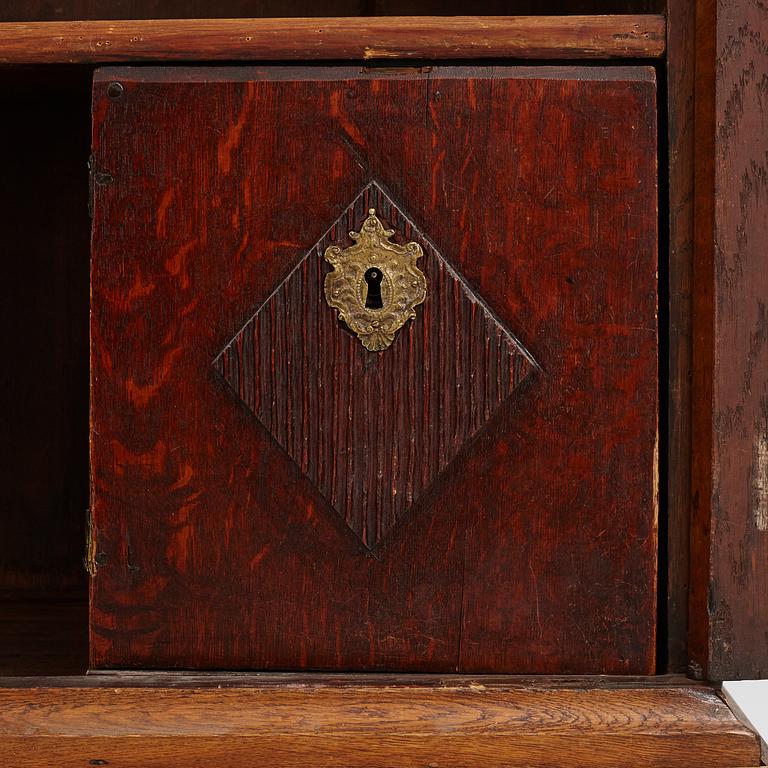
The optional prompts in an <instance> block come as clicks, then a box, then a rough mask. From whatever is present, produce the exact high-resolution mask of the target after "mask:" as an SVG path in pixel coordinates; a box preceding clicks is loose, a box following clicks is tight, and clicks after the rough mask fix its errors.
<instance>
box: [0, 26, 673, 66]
mask: <svg viewBox="0 0 768 768" xmlns="http://www.w3.org/2000/svg"><path fill="white" fill-rule="evenodd" d="M0 39H2V41H3V44H2V47H0V63H15V64H29V63H55V62H69V63H72V62H117V61H147V60H149V61H184V60H186V61H190V60H191V61H205V60H225V61H235V60H242V59H250V60H263V61H268V60H284V59H289V60H290V59H293V60H297V59H298V60H311V59H360V60H365V61H376V60H393V59H413V58H416V59H455V58H473V59H476V58H482V57H496V58H501V57H512V58H520V59H553V58H554V59H570V58H576V59H578V58H617V57H618V58H627V57H632V58H640V57H658V56H661V55H662V54H663V53H664V42H665V40H664V17H663V16H661V15H653V14H646V15H626V16H618V15H617V16H541V17H539V16H501V17H492V18H488V17H485V18H484V17H480V16H474V17H473V16H458V17H452V18H441V17H437V16H426V17H418V16H392V17H387V18H371V17H369V18H351V17H349V18H344V17H335V18H323V19H174V20H170V21H165V20H143V21H71V22H67V21H62V22H30V23H20V22H7V23H3V24H0Z"/></svg>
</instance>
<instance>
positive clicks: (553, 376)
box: [91, 67, 658, 673]
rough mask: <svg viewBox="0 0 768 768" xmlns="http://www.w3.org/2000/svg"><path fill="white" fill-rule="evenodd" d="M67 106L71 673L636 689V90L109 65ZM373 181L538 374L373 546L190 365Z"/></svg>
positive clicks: (650, 192)
mask: <svg viewBox="0 0 768 768" xmlns="http://www.w3.org/2000/svg"><path fill="white" fill-rule="evenodd" d="M113 81H119V82H120V83H121V84H122V88H123V90H122V91H119V90H118V93H117V97H115V95H114V93H115V89H112V90H110V83H112V82H113ZM110 93H112V94H113V95H109V94H110ZM94 115H95V126H94V143H93V146H94V171H95V173H97V174H101V175H100V176H98V177H97V178H98V179H99V180H100V181H97V183H96V185H95V191H94V192H95V201H94V202H95V218H94V241H93V242H94V251H93V273H92V285H93V316H92V317H93V324H92V366H93V368H92V385H93V388H92V392H93V399H92V407H93V422H92V424H93V429H92V457H93V461H92V467H93V473H92V477H93V511H94V520H95V530H96V542H95V544H96V552H97V562H99V563H100V564H99V566H98V571H97V575H96V577H95V578H94V579H93V581H92V614H91V644H92V666H94V667H112V668H114V667H132V668H136V667H145V668H146V667H151V668H178V667H182V668H185V667H186V668H189V667H196V668H241V669H254V668H255V669H297V668H298V669H326V670H328V669H337V670H338V669H346V670H391V671H421V672H429V671H432V672H436V671H442V672H447V671H455V670H461V671H467V672H473V673H477V672H487V671H499V672H529V673H564V672H570V673H578V672H603V673H611V672H613V673H633V672H635V673H647V672H650V671H652V670H653V665H654V646H655V578H656V475H655V453H654V451H655V445H656V437H657V421H656V418H657V410H656V409H657V393H658V383H657V379H656V366H657V328H656V317H655V312H656V244H657V240H656V155H655V149H656V147H655V126H656V114H655V83H654V79H653V72H652V71H650V70H647V69H641V68H629V69H625V68H612V67H611V68H609V67H605V68H573V67H566V68H508V69H505V68H461V69H453V68H446V69H432V70H429V71H425V70H421V69H411V70H408V71H406V72H402V71H398V72H369V71H361V70H360V69H358V68H341V69H340V68H311V69H310V68H271V67H266V68H261V69H259V68H248V69H239V68H225V69H216V68H199V69H187V68H184V69H181V70H175V69H173V68H170V69H169V68H158V69H154V68H152V69H144V68H140V69H122V70H120V69H117V70H115V69H107V70H104V71H101V72H99V73H97V76H96V81H95V84H94ZM310 125H311V127H312V130H311V131H310V130H307V126H310ZM609 146H610V147H613V150H612V151H610V152H608V151H606V148H607V147H609ZM477 147H483V151H482V152H478V151H477ZM566 148H567V150H568V151H565V149H566ZM371 178H375V179H378V180H380V181H381V183H382V184H384V185H385V186H386V188H387V189H388V191H389V192H391V194H392V196H393V198H394V199H396V200H397V201H398V204H400V205H402V206H403V209H404V210H405V211H407V212H408V215H409V217H411V218H412V220H413V221H414V223H416V224H417V225H418V229H419V231H421V232H424V233H428V234H429V237H430V239H431V241H432V242H433V243H434V246H435V248H436V249H438V250H439V252H440V253H441V254H443V255H444V256H445V258H446V259H447V260H449V261H450V263H451V264H453V265H455V266H456V269H457V270H458V271H459V272H460V273H461V274H462V276H463V278H464V280H465V281H466V283H467V284H468V285H469V286H470V287H471V288H472V290H473V291H474V292H475V293H476V294H477V295H478V296H480V297H481V298H482V300H483V301H484V302H485V304H486V305H487V306H488V307H489V308H490V310H491V311H492V312H493V314H494V315H495V317H497V318H498V320H499V322H500V323H503V325H504V326H505V327H507V328H511V329H514V332H515V335H516V336H517V337H518V338H519V339H520V341H521V343H522V344H523V345H524V346H525V347H526V348H527V349H530V350H531V353H532V354H533V356H534V358H535V359H536V360H537V361H538V362H539V363H540V365H541V368H542V371H543V374H542V375H536V376H533V377H531V378H530V379H529V381H527V382H525V384H524V385H523V386H521V387H520V388H519V389H518V391H516V393H515V396H514V397H513V398H510V399H508V400H507V401H506V403H504V405H503V406H502V407H501V408H500V409H499V410H498V412H497V413H496V414H495V416H494V418H493V419H491V421H490V422H489V423H488V424H487V425H486V427H485V428H484V430H483V431H482V433H481V434H480V436H479V438H478V439H476V440H474V441H473V442H472V443H471V445H469V446H467V449H466V450H465V451H464V452H462V454H461V456H460V458H458V459H457V460H456V461H455V462H454V463H453V464H452V469H451V471H450V472H449V473H443V474H442V475H441V477H440V478H439V479H438V480H437V481H436V482H435V483H433V485H432V487H431V488H430V489H429V492H428V493H426V494H425V495H424V496H423V497H422V499H421V500H420V503H419V505H418V509H414V510H413V511H412V512H411V513H410V514H409V515H408V516H407V517H406V518H405V519H404V520H403V521H402V523H401V524H400V525H398V527H397V530H396V531H395V532H394V533H393V534H392V535H391V536H390V537H389V539H387V541H386V542H385V544H384V545H383V546H382V547H380V548H379V550H378V551H377V553H376V556H373V555H372V554H371V552H370V551H369V550H368V549H367V548H366V547H365V546H364V545H363V544H362V543H361V542H359V541H357V540H355V539H354V537H352V536H351V535H350V533H349V530H348V529H347V527H346V526H345V525H344V522H343V521H341V520H340V519H339V516H338V515H337V514H336V513H335V512H334V511H333V509H332V508H330V507H329V505H328V502H327V501H326V500H325V499H324V498H323V496H322V495H321V494H320V493H318V491H317V489H316V488H315V486H314V485H313V484H312V483H311V482H309V481H308V480H307V478H306V477H305V476H304V475H303V474H302V473H301V471H300V469H299V467H297V466H296V464H295V463H294V462H293V461H291V460H290V459H289V457H288V456H286V454H285V451H283V450H282V449H281V448H280V447H279V446H278V445H277V444H276V443H275V441H274V439H273V438H272V437H270V436H269V435H268V434H267V433H266V432H265V430H262V429H259V428H258V424H256V423H255V420H254V418H253V414H252V412H251V411H249V410H248V408H247V407H246V406H245V405H244V404H242V403H239V402H238V399H237V398H235V397H233V395H232V392H231V391H230V388H229V386H228V385H227V384H226V382H225V381H223V380H222V377H221V376H220V375H219V374H218V373H217V372H216V371H215V370H214V369H213V368H212V365H211V363H212V361H213V360H214V359H215V357H216V356H217V355H218V353H219V352H220V351H221V350H222V349H223V348H224V347H225V346H226V344H227V343H228V342H229V341H230V340H231V339H232V337H233V333H235V332H236V331H237V329H238V328H241V327H242V324H243V323H244V322H245V321H246V320H247V319H248V318H249V317H251V316H252V314H253V312H254V310H255V309H256V308H258V307H259V306H260V305H261V304H262V303H263V302H264V301H265V300H266V299H267V298H268V297H269V296H270V294H271V293H272V292H273V291H274V290H275V288H276V287H277V286H278V285H279V284H280V283H281V282H282V280H283V279H284V277H285V275H287V274H288V273H290V271H291V269H292V268H293V267H294V266H295V265H296V264H297V263H299V262H300V261H301V259H302V258H303V257H304V255H305V254H306V253H307V251H308V250H309V249H311V247H312V246H313V245H314V244H315V243H317V241H318V239H319V238H320V237H321V236H322V233H323V232H325V230H326V229H327V227H328V225H329V223H330V222H333V221H334V220H335V219H336V218H337V217H338V216H339V214H340V213H342V212H343V211H344V210H345V209H346V207H347V206H348V205H349V201H350V200H353V199H354V198H355V196H356V195H357V194H358V193H359V191H360V190H361V189H362V188H363V187H364V186H365V185H366V184H367V183H368V182H369V181H370V179H371ZM298 310H299V308H298V307H297V311H298ZM341 370H342V371H343V370H344V369H343V366H341ZM529 382H530V383H529ZM284 384H285V386H289V385H290V381H286V382H285V383H284ZM385 405H386V403H383V404H382V408H383V410H384V413H385V418H384V419H383V420H382V425H383V426H382V427H381V428H379V430H378V431H380V432H381V433H382V435H383V437H388V436H390V435H396V434H397V432H398V430H399V429H400V426H399V425H400V420H401V418H402V414H401V413H400V411H399V410H398V409H393V408H392V407H389V406H388V407H387V408H384V406H385ZM423 407H424V405H423V404H422V408H423ZM426 410H427V411H428V415H427V416H426V417H425V416H424V414H422V416H423V418H424V419H425V420H424V421H423V422H422V423H420V426H419V428H420V429H425V430H431V431H435V432H437V431H439V430H441V429H450V420H449V419H448V420H447V421H443V420H442V419H441V414H440V413H433V412H432V410H430V409H426ZM294 426H295V423H294ZM310 447H311V448H312V450H314V447H313V446H310Z"/></svg>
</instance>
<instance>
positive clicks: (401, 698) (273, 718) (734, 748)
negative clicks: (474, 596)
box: [0, 683, 760, 768]
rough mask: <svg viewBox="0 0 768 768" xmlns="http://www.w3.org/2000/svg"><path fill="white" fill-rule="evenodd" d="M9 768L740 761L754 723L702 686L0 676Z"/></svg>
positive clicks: (751, 761)
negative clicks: (122, 684)
mask: <svg viewBox="0 0 768 768" xmlns="http://www.w3.org/2000/svg"><path fill="white" fill-rule="evenodd" d="M0 760H2V761H3V763H4V764H6V765H13V766H15V768H27V766H29V767H30V768H32V767H34V768H39V766H41V765H55V766H57V768H70V766H71V767H72V768H75V767H76V768H80V766H83V765H115V766H120V767H121V768H146V767H147V766H164V767H165V768H170V767H173V766H185V767H186V766H190V765H201V764H203V763H205V764H215V765H219V766H226V767H227V768H239V767H240V766H243V767H244V766H253V765H275V766H285V767H286V768H288V767H291V768H306V767H308V766H317V765H330V766H351V767H354V768H363V766H365V767H366V768H367V767H368V766H378V765H386V766H392V768H400V767H401V766H402V767H403V768H406V767H408V768H413V767H414V766H423V765H431V764H434V765H440V766H451V767H452V768H464V766H467V765H483V766H491V767H492V768H495V767H496V766H498V767H499V768H501V766H505V768H515V767H517V766H520V767H522V766H525V767H526V768H545V767H548V766H552V765H558V766H563V767H564V768H589V767H590V766H603V767H604V768H608V767H610V768H613V766H616V765H621V766H625V767H626V768H690V766H692V765H701V766H707V767H708V768H736V766H742V767H745V766H756V765H759V763H760V750H759V745H758V740H757V738H756V736H755V734H753V733H751V732H750V731H749V730H747V729H746V728H745V727H744V726H742V725H740V724H739V722H738V721H737V720H736V719H735V718H734V717H733V715H732V714H731V713H730V711H729V710H728V708H727V707H726V706H725V705H724V704H723V703H722V701H720V700H719V699H718V698H717V696H715V695H714V694H713V693H712V692H711V691H707V690H701V689H690V688H662V689H623V690H601V689H592V690H557V689H545V690H542V689H537V688H533V689H525V688H515V687H509V688H506V689H505V688H486V687H484V686H483V685H482V684H481V683H479V684H478V683H475V684H474V685H471V686H469V685H451V684H450V683H448V684H447V685H445V686H442V687H437V688H435V687H421V686H418V685H406V686H365V685H358V686H349V687H342V688H337V687H335V686H328V685H323V684H319V685H317V684H315V685H313V684H309V685H306V684H305V685H291V686H269V685H262V686H258V685H257V686H254V687H244V688H234V689H233V688H228V689H223V690H216V689H206V690H200V689H191V688H182V689H173V690H168V689H165V690H163V689H157V688H150V689H142V688H138V689H137V688H112V689H103V688H98V689H82V688H81V689H77V688H68V689H50V688H40V689H37V690H34V689H33V690H30V689H28V688H22V689H17V690H14V689H0Z"/></svg>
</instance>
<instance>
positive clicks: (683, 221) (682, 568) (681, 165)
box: [659, 0, 695, 672]
mask: <svg viewBox="0 0 768 768" xmlns="http://www.w3.org/2000/svg"><path fill="white" fill-rule="evenodd" d="M694 64H695V0H670V2H669V10H668V16H667V114H668V123H667V139H668V146H669V158H668V163H669V165H668V168H669V207H668V217H669V221H668V225H669V241H668V242H669V246H668V252H667V253H668V259H669V266H668V270H666V272H668V274H667V275H666V278H667V286H668V287H667V290H668V294H667V297H668V307H669V311H668V315H667V317H668V329H669V330H668V337H669V352H668V358H667V360H668V366H667V375H668V378H669V385H668V387H667V393H668V399H667V405H666V414H667V436H668V450H667V475H666V477H667V505H666V526H665V528H662V529H660V532H659V541H660V550H661V561H662V562H666V566H667V567H666V577H667V584H666V602H667V606H666V626H665V627H663V632H664V633H665V634H666V655H667V669H668V671H678V672H679V671H684V670H685V669H686V668H687V665H688V591H689V559H690V526H691V512H690V510H691V408H692V403H691V379H692V368H693V361H692V338H691V336H692V330H691V317H692V294H693V287H692V286H693V169H694V141H693V88H694V79H695V68H694ZM662 253H663V251H662ZM660 279H662V280H664V279H665V270H663V269H662V270H660ZM663 373H664V371H662V376H663Z"/></svg>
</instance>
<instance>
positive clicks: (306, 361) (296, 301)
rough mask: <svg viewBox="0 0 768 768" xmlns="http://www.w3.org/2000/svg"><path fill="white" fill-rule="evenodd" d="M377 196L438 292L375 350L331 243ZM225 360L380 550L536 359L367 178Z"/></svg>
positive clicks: (281, 439)
mask: <svg viewBox="0 0 768 768" xmlns="http://www.w3.org/2000/svg"><path fill="white" fill-rule="evenodd" d="M371 208H375V209H376V211H377V215H378V216H379V217H380V218H381V220H382V222H383V223H384V224H385V225H386V226H387V227H388V228H391V229H393V230H394V231H395V233H396V234H395V236H394V240H397V239H398V237H399V238H400V239H401V241H402V242H406V241H410V240H414V241H416V242H417V243H419V245H421V248H422V249H423V252H424V255H423V258H421V260H420V266H421V270H422V271H423V272H424V274H425V276H426V279H427V286H428V288H427V296H426V299H425V301H424V303H423V304H421V305H420V306H419V307H418V308H417V312H416V317H415V319H412V320H410V321H408V322H407V323H406V324H405V326H404V327H403V328H402V329H401V330H400V331H399V333H398V334H397V336H396V337H395V339H394V341H393V342H392V345H391V346H390V347H389V348H388V349H385V350H383V351H381V352H369V351H368V350H366V349H365V348H364V347H363V346H362V345H361V344H360V342H359V341H358V339H357V337H356V336H355V335H354V334H353V333H351V332H350V331H349V329H348V328H347V327H346V326H345V325H344V324H343V323H340V322H339V320H338V316H337V312H336V310H334V309H332V308H331V307H330V306H329V305H328V304H327V303H326V300H325V296H324V289H323V283H324V279H325V276H326V274H327V272H328V271H329V269H330V267H329V265H328V264H327V263H326V262H325V261H324V259H323V254H324V253H325V250H326V248H328V247H329V246H333V245H337V246H340V247H347V246H348V245H349V244H350V243H351V240H349V232H350V231H352V230H359V227H360V225H361V223H362V222H363V221H364V220H365V218H366V216H367V215H368V211H369V209H371ZM214 366H215V367H216V369H217V370H218V371H219V373H220V374H221V375H222V376H223V377H224V379H225V380H226V381H227V382H228V383H229V385H230V386H231V387H232V389H234V391H235V392H236V393H237V394H238V396H239V397H240V398H241V399H242V400H243V402H244V403H245V404H246V405H247V407H248V408H249V409H250V410H251V411H252V412H253V413H254V414H255V415H256V417H257V418H258V419H259V421H261V423H262V424H263V425H264V427H266V429H267V430H268V431H269V432H270V433H271V434H272V436H273V437H274V438H275V440H276V441H277V442H278V443H279V444H280V445H281V446H282V447H283V448H284V449H285V451H286V452H287V453H288V455H289V456H290V457H291V458H292V459H293V460H294V461H295V462H296V464H297V465H298V466H299V467H300V469H301V471H302V472H303V473H304V474H305V475H306V476H307V477H308V478H309V480H311V481H312V483H314V485H315V486H316V488H317V489H318V490H319V492H320V493H321V494H322V495H323V497H324V498H325V499H326V500H327V502H328V503H329V504H330V505H331V506H332V507H333V508H334V509H335V510H336V512H337V513H338V514H339V515H340V516H341V518H342V519H343V520H344V521H345V522H346V524H347V525H348V526H349V528H350V529H351V530H352V531H353V532H354V533H355V534H356V535H357V536H358V537H359V538H360V540H361V541H362V542H363V543H364V544H365V546H366V547H368V548H369V549H375V548H377V547H378V546H379V545H380V544H381V543H382V542H383V541H384V539H385V538H386V537H387V535H388V534H389V533H390V532H391V530H392V529H393V528H394V526H395V525H396V524H397V523H398V521H400V520H401V519H402V518H403V517H404V516H405V515H406V514H407V513H408V512H409V510H410V509H411V508H413V507H414V505H415V504H416V503H417V502H418V500H419V498H420V497H421V496H422V494H423V493H424V491H425V490H426V489H427V488H428V487H429V486H430V485H432V483H433V482H434V481H435V479H436V478H437V477H438V476H439V475H440V474H441V473H442V472H443V471H444V470H445V468H446V467H447V466H448V465H449V464H450V462H451V461H452V460H453V459H454V458H455V456H456V454H457V453H458V452H459V450H460V449H461V448H462V446H463V445H464V444H465V443H466V442H467V441H468V440H469V439H470V438H472V437H474V436H475V435H476V434H477V433H478V431H479V430H480V429H481V428H482V427H483V426H484V425H485V424H486V423H487V422H488V420H489V419H490V418H491V416H492V415H493V413H494V412H495V411H496V410H497V409H498V408H499V406H500V405H501V404H502V403H503V402H504V401H505V400H506V399H507V398H508V397H509V396H510V395H511V394H512V392H514V390H515V389H516V388H517V386H518V385H519V384H520V383H521V382H522V381H523V380H524V379H525V378H526V377H527V376H528V375H529V374H530V372H531V371H532V370H533V368H534V367H535V364H534V363H533V360H532V358H531V356H530V354H529V353H528V352H527V351H526V350H525V349H524V348H523V347H522V345H521V344H520V343H519V342H518V341H517V340H516V339H515V338H514V336H512V334H511V333H510V332H509V331H508V330H507V329H506V328H504V327H503V326H502V325H501V323H500V322H499V321H498V320H497V319H496V318H494V316H493V315H492V314H491V312H490V311H489V310H488V308H487V307H486V306H485V304H484V303H483V302H482V301H481V300H480V299H479V297H478V296H477V295H476V294H474V293H473V292H472V290H471V289H470V288H469V287H468V286H467V285H466V284H465V283H464V281H463V280H462V279H461V278H460V277H459V275H458V274H457V273H456V272H455V271H454V270H453V269H452V268H451V266H450V265H449V264H448V263H447V262H446V261H445V259H444V258H443V257H442V256H441V255H440V254H439V253H438V252H437V251H436V250H435V248H434V246H433V245H432V244H431V243H430V241H429V240H428V239H427V238H425V237H424V236H423V235H422V234H421V233H420V232H419V231H418V230H417V228H416V227H415V225H414V224H413V223H412V222H411V221H410V220H409V219H408V218H407V217H406V215H405V214H404V213H403V212H402V211H401V210H400V209H399V208H398V207H397V206H396V205H395V203H394V202H392V200H391V199H390V198H389V197H388V196H387V195H386V193H385V192H384V191H383V190H382V189H381V188H380V187H379V186H378V185H377V184H376V183H375V182H373V183H371V184H370V185H368V187H366V188H365V189H364V190H363V191H362V192H361V193H360V195H358V197H357V198H356V199H355V200H354V201H353V203H352V204H351V205H350V206H349V208H347V210H346V211H344V213H343V214H342V215H341V216H340V217H339V218H338V219H337V221H336V222H335V223H334V224H333V226H332V227H331V228H330V229H329V230H328V232H327V233H326V234H325V236H324V237H323V238H322V239H321V240H320V241H319V242H318V243H316V244H315V246H314V247H313V248H312V249H311V250H310V251H309V252H308V253H307V254H306V255H305V256H304V258H303V259H302V260H301V261H300V262H299V264H298V265H297V266H296V267H295V268H294V269H293V270H292V271H291V273H290V274H289V275H288V276H287V277H286V278H285V279H284V280H283V282H282V283H281V284H280V285H279V286H278V287H277V289H276V290H275V291H274V292H273V293H272V294H271V296H270V297H269V298H268V299H267V301H266V302H265V303H264V304H262V306H261V307H259V309H258V310H257V311H256V313H255V314H254V315H253V316H252V317H251V318H250V320H249V321H248V322H247V323H246V325H245V326H244V327H243V328H242V330H240V332H239V333H238V334H237V335H236V336H235V337H234V338H233V339H232V340H231V341H230V342H229V344H227V346H226V347H225V348H224V349H223V350H222V352H221V353H220V354H219V356H218V357H217V358H216V360H215V361H214Z"/></svg>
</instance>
